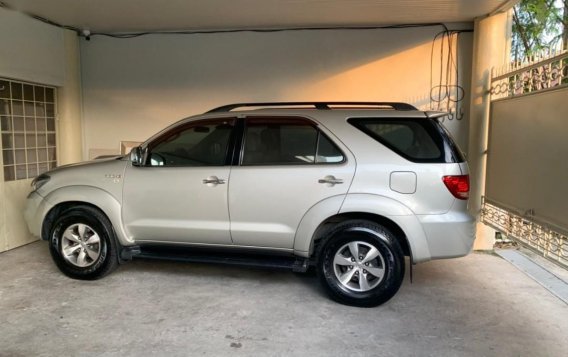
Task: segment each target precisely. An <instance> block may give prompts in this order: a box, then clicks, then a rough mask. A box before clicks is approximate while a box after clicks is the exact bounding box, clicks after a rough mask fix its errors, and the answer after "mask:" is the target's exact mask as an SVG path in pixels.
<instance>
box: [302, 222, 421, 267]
mask: <svg viewBox="0 0 568 357" xmlns="http://www.w3.org/2000/svg"><path fill="white" fill-rule="evenodd" d="M350 220H365V221H370V222H373V223H377V224H379V225H381V226H383V227H385V228H386V229H387V230H389V231H390V232H391V233H393V234H394V235H395V237H397V239H398V241H399V243H400V246H401V248H402V251H403V253H404V255H405V256H409V257H410V258H411V259H412V250H411V248H410V244H409V242H408V237H407V236H406V233H405V232H404V231H403V230H402V228H400V227H399V225H398V224H396V223H395V222H394V221H392V220H391V219H389V218H387V217H385V216H381V215H378V214H374V213H369V212H346V213H339V214H336V215H334V216H331V217H328V218H327V219H326V220H324V221H323V222H322V223H321V224H320V225H319V226H318V228H317V229H316V231H315V232H314V235H313V239H312V244H311V246H310V256H312V255H313V254H314V253H316V254H317V247H318V246H319V245H320V243H321V242H323V241H324V240H325V238H326V233H327V232H328V231H329V230H330V229H331V228H333V227H334V226H336V225H337V224H339V223H342V222H345V221H350Z"/></svg>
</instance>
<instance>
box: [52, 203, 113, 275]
mask: <svg viewBox="0 0 568 357" xmlns="http://www.w3.org/2000/svg"><path fill="white" fill-rule="evenodd" d="M49 251H50V253H51V257H52V258H53V261H54V262H55V264H56V265H57V267H58V268H59V270H61V272H63V274H65V275H67V276H68V277H70V278H73V279H80V280H95V279H99V278H102V277H103V276H105V275H106V274H108V273H110V272H112V271H113V270H114V269H116V267H117V266H118V249H117V243H116V240H115V237H114V233H113V229H112V225H111V223H110V221H109V220H108V218H107V217H106V216H105V215H104V214H103V213H102V212H100V211H99V210H98V209H96V208H93V207H90V206H74V207H71V208H69V209H67V210H65V211H63V212H61V213H60V214H59V216H57V217H56V218H55V220H54V223H53V225H52V226H51V230H50V234H49ZM66 253H67V254H66Z"/></svg>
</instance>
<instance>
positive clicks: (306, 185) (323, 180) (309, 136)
mask: <svg viewBox="0 0 568 357" xmlns="http://www.w3.org/2000/svg"><path fill="white" fill-rule="evenodd" d="M354 172H355V162H354V159H353V158H352V156H350V153H349V152H348V151H347V150H344V149H340V147H339V146H338V145H337V144H336V143H334V142H333V140H332V139H331V134H330V133H326V132H325V131H324V129H323V128H321V127H319V126H318V125H317V124H316V123H314V122H312V121H310V120H308V119H304V118H296V117H294V118H282V117H281V118H266V117H263V118H260V117H257V118H247V119H245V127H244V139H243V144H242V150H241V156H240V158H239V165H238V166H235V167H233V169H232V171H231V181H230V185H229V211H230V215H231V236H232V239H233V242H234V244H238V245H243V246H257V247H272V248H292V247H293V244H294V236H295V233H296V229H297V227H298V225H299V223H300V220H301V219H302V217H303V216H304V214H305V213H306V212H307V211H308V210H309V209H310V208H311V207H312V206H314V205H315V204H317V203H318V202H321V201H323V200H325V199H326V198H330V197H334V196H340V195H345V194H346V193H347V190H348V188H349V185H350V183H351V180H352V179H353V175H354ZM335 209H336V210H337V211H339V209H340V204H337V207H336V208H335Z"/></svg>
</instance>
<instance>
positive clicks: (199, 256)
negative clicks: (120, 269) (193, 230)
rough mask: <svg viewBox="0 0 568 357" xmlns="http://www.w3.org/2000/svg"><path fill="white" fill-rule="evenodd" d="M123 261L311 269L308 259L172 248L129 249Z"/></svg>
mask: <svg viewBox="0 0 568 357" xmlns="http://www.w3.org/2000/svg"><path fill="white" fill-rule="evenodd" d="M121 258H122V259H123V260H131V259H132V258H137V259H138V258H141V259H156V260H170V261H180V262H193V263H213V264H226V265H237V266H248V267H256V268H268V269H285V270H292V271H294V272H298V273H303V272H306V271H307V270H308V268H309V261H308V259H303V258H298V257H287V256H273V255H261V254H251V253H243V252H238V253H235V252H214V251H201V250H197V249H184V248H172V247H128V248H126V247H125V248H124V249H123V250H122V252H121Z"/></svg>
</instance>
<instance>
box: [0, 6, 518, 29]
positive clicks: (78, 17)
mask: <svg viewBox="0 0 568 357" xmlns="http://www.w3.org/2000/svg"><path fill="white" fill-rule="evenodd" d="M1 2H3V3H4V4H6V5H7V6H8V7H10V8H13V9H16V10H19V11H23V12H27V13H30V14H34V15H38V16H41V17H44V18H47V19H49V20H52V21H55V22H57V23H60V24H63V25H68V26H73V27H77V28H81V29H89V30H91V31H93V32H109V33H119V32H138V31H175V30H195V29H243V28H290V27H330V26H366V25H372V26H375V25H390V24H416V23H434V22H465V21H472V20H473V19H474V18H475V17H478V16H483V15H486V14H488V13H491V12H493V11H495V10H497V9H500V8H502V7H503V6H505V7H506V6H507V4H510V3H513V2H515V1H510V0H42V1H39V0H2V1H1Z"/></svg>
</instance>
